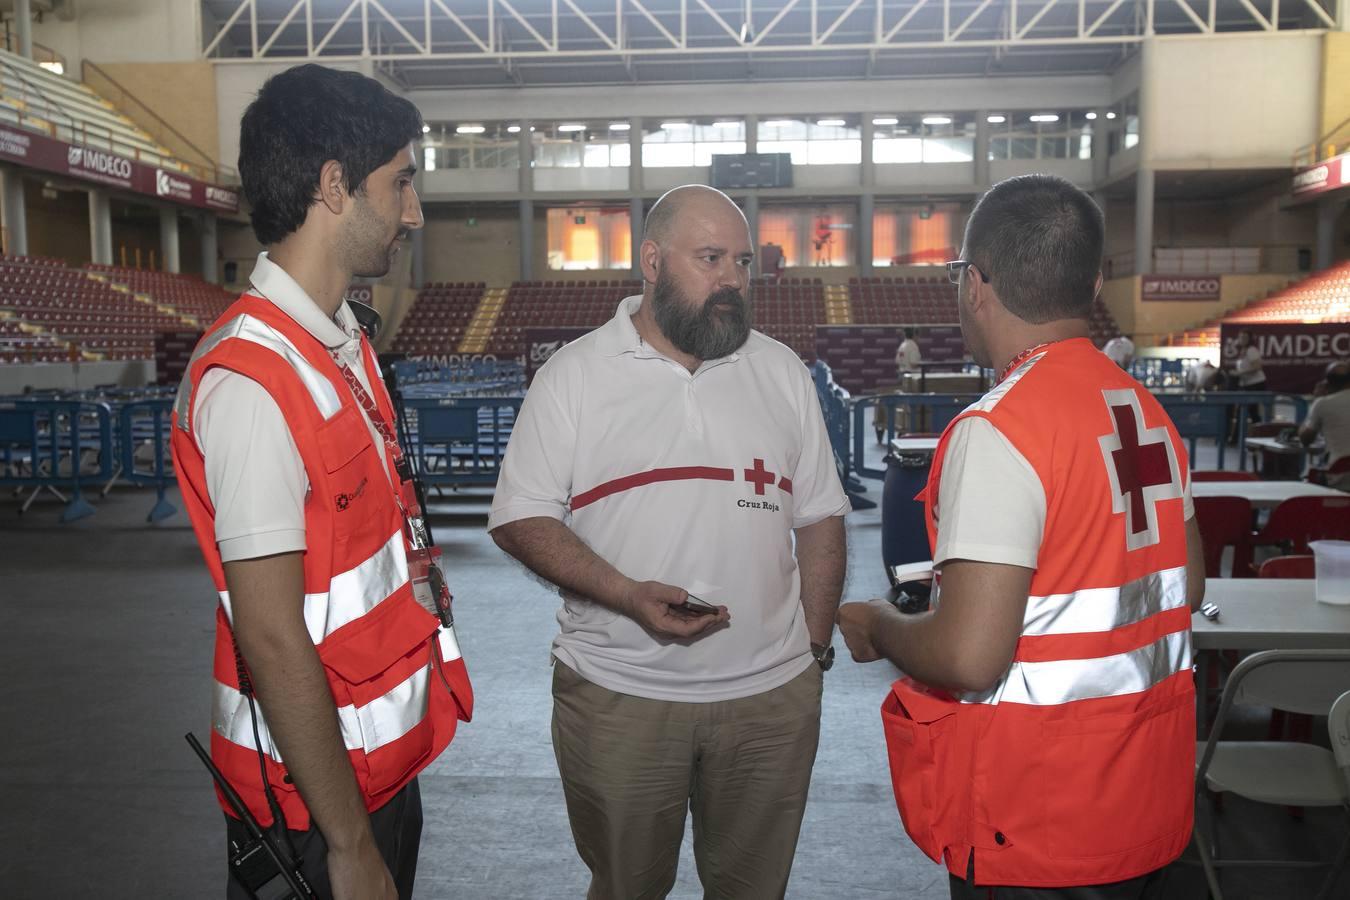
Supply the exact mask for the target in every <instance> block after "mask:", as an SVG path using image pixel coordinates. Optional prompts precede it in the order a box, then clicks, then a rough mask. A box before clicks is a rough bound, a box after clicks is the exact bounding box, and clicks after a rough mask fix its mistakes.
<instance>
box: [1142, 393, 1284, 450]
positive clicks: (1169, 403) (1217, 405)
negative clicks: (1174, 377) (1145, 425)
mask: <svg viewBox="0 0 1350 900" xmlns="http://www.w3.org/2000/svg"><path fill="white" fill-rule="evenodd" d="M1153 396H1155V397H1157V398H1158V402H1159V403H1161V404H1162V407H1163V409H1165V410H1167V415H1168V416H1169V417H1170V418H1171V419H1172V424H1173V425H1175V426H1176V427H1177V432H1178V433H1179V434H1180V435H1181V436H1182V438H1184V439H1186V440H1187V441H1189V443H1190V454H1191V459H1195V450H1196V443H1197V442H1198V440H1199V439H1200V438H1202V437H1204V438H1213V439H1214V443H1215V445H1216V446H1217V447H1218V449H1219V459H1218V467H1219V468H1220V469H1222V468H1223V467H1224V466H1223V462H1224V454H1225V450H1226V449H1227V444H1228V433H1229V423H1230V422H1231V421H1232V420H1233V418H1234V417H1236V418H1237V423H1236V432H1237V434H1236V438H1237V451H1238V468H1239V469H1245V468H1247V453H1246V450H1247V409H1248V408H1249V407H1252V406H1259V407H1261V411H1262V418H1263V419H1264V420H1265V421H1271V420H1272V419H1273V418H1274V416H1275V404H1276V403H1292V404H1293V406H1294V421H1295V422H1302V421H1303V420H1304V418H1306V417H1307V414H1308V401H1307V400H1305V399H1304V398H1302V397H1300V396H1298V395H1296V394H1276V393H1271V392H1268V391H1209V392H1207V393H1201V394H1192V393H1176V394H1173V393H1166V392H1161V391H1160V392H1155V393H1154V395H1153ZM1291 424H1292V423H1291Z"/></svg>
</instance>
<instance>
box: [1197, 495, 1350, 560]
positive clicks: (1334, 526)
mask: <svg viewBox="0 0 1350 900" xmlns="http://www.w3.org/2000/svg"><path fill="white" fill-rule="evenodd" d="M1196 502H1197V503H1198V502H1199V501H1198V500H1197V501H1196ZM1317 540H1332V541H1350V496H1347V497H1345V498H1341V497H1291V498H1289V499H1288V500H1286V501H1284V502H1283V503H1281V504H1280V505H1279V506H1277V507H1275V509H1273V510H1271V513H1270V519H1269V520H1268V521H1267V522H1266V527H1265V528H1262V529H1261V530H1260V531H1259V532H1257V533H1256V534H1254V535H1252V537H1251V543H1252V544H1262V545H1264V544H1279V545H1281V546H1283V545H1285V544H1288V545H1289V548H1288V552H1289V553H1295V554H1305V553H1307V552H1308V542H1309V541H1317Z"/></svg>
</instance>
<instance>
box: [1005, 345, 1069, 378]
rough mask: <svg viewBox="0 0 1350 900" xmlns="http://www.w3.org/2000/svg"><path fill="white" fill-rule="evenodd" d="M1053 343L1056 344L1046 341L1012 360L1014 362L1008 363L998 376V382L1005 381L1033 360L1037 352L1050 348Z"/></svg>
mask: <svg viewBox="0 0 1350 900" xmlns="http://www.w3.org/2000/svg"><path fill="white" fill-rule="evenodd" d="M1053 343H1055V342H1054V341H1046V342H1045V343H1044V344H1037V345H1036V346H1035V347H1028V348H1027V349H1025V350H1023V351H1022V352H1021V353H1019V354H1017V355H1016V356H1014V357H1013V358H1012V362H1010V363H1008V365H1007V366H1006V367H1005V368H1004V369H1003V374H1002V375H1000V376H998V380H999V381H1003V380H1004V379H1006V378H1007V377H1008V376H1009V375H1011V374H1012V373H1013V372H1014V371H1015V370H1016V369H1017V367H1018V366H1020V365H1021V364H1022V363H1024V362H1026V361H1027V360H1028V359H1031V357H1032V356H1034V355H1035V353H1036V351H1038V350H1044V349H1045V348H1046V347H1049V346H1050V345H1051V344H1053Z"/></svg>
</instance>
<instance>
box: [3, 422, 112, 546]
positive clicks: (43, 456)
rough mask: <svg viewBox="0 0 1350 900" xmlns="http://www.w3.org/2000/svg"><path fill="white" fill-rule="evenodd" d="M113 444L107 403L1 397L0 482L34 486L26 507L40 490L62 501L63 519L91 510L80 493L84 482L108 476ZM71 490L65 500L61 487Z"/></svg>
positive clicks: (99, 479)
mask: <svg viewBox="0 0 1350 900" xmlns="http://www.w3.org/2000/svg"><path fill="white" fill-rule="evenodd" d="M115 456H116V448H115V445H114V442H113V433H112V410H111V408H110V407H109V406H108V405H107V404H106V403H90V402H86V401H80V400H46V399H44V400H30V399H15V400H7V401H0V460H3V463H4V465H3V468H0V484H5V485H12V486H14V487H17V488H20V489H23V488H31V489H32V491H31V493H30V494H29V495H28V498H27V500H25V501H24V503H23V506H22V507H20V509H19V511H20V512H21V513H22V512H26V511H27V510H28V508H29V506H31V505H32V503H33V501H34V500H35V499H36V498H37V496H38V495H39V494H40V493H42V492H43V491H48V492H50V493H52V494H54V495H55V496H57V497H58V498H60V499H61V500H62V501H63V502H65V504H66V505H65V507H64V508H63V509H62V511H61V521H62V522H73V521H75V520H76V519H82V518H84V517H85V516H88V515H91V514H92V513H93V512H94V507H93V506H91V505H90V504H89V502H88V501H87V500H85V498H84V486H85V485H86V484H89V483H92V484H100V483H102V482H104V481H106V480H107V479H108V478H109V477H111V475H112V471H113V461H114V458H115ZM63 488H64V489H67V490H69V491H70V494H71V496H70V497H69V499H67V498H66V496H65V495H64V494H63V493H62V489H63Z"/></svg>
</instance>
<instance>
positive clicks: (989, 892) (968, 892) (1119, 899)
mask: <svg viewBox="0 0 1350 900" xmlns="http://www.w3.org/2000/svg"><path fill="white" fill-rule="evenodd" d="M948 878H950V880H951V890H952V900H1162V897H1163V896H1164V891H1165V890H1166V886H1167V869H1166V868H1162V869H1158V870H1157V871H1155V872H1149V873H1148V874H1147V875H1140V876H1139V877H1138V878H1130V879H1127V880H1125V881H1113V882H1111V883H1110V884H1090V885H1083V886H1082V887H1061V888H1034V887H993V886H990V885H983V884H982V885H979V886H978V887H977V886H976V885H975V855H974V854H973V853H972V854H971V857H970V869H969V870H968V871H967V873H966V877H965V878H964V879H961V878H957V877H956V876H955V875H949V876H948Z"/></svg>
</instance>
